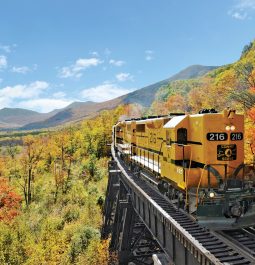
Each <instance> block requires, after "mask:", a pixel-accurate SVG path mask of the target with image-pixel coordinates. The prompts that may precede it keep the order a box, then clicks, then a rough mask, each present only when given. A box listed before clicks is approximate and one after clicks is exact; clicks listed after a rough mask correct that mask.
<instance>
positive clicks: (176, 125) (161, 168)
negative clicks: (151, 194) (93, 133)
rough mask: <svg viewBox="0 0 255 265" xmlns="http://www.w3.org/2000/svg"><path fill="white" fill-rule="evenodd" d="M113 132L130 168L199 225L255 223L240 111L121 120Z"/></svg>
mask: <svg viewBox="0 0 255 265" xmlns="http://www.w3.org/2000/svg"><path fill="white" fill-rule="evenodd" d="M113 138H114V139H113V140H114V147H115V149H116V151H117V153H118V154H119V155H120V157H121V158H122V159H123V160H124V161H125V162H126V163H127V164H128V166H130V167H131V168H132V170H134V171H135V172H136V173H139V175H140V177H143V178H144V179H146V180H147V181H149V182H151V183H152V184H154V185H157V187H158V189H159V190H160V191H161V192H162V193H163V194H164V195H166V196H167V197H168V198H169V199H170V200H171V202H172V203H174V204H176V206H178V207H179V208H182V209H184V210H186V211H187V212H188V213H189V214H191V215H192V216H194V217H195V218H196V219H197V220H198V222H199V223H200V224H201V225H204V226H206V227H209V228H212V229H235V228H238V227H247V226H254V225H255V188H254V179H252V177H250V176H249V175H247V174H246V171H245V165H244V116H243V115H240V114H237V113H236V111H235V110H224V111H223V112H222V113H217V112H216V111H215V110H214V109H211V110H203V111H201V112H200V113H199V114H195V115H189V114H187V115H185V114H170V115H166V116H157V117H148V118H141V119H131V120H125V121H121V122H118V123H117V124H116V125H115V126H114V127H113Z"/></svg>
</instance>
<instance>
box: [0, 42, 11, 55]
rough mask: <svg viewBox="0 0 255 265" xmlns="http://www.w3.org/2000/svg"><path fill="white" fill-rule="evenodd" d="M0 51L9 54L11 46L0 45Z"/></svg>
mask: <svg viewBox="0 0 255 265" xmlns="http://www.w3.org/2000/svg"><path fill="white" fill-rule="evenodd" d="M0 50H2V51H4V52H6V53H10V52H11V46H10V45H2V44H0Z"/></svg>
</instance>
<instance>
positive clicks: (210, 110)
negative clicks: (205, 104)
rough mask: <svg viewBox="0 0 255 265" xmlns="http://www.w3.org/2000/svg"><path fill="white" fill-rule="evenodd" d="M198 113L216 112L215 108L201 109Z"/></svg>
mask: <svg viewBox="0 0 255 265" xmlns="http://www.w3.org/2000/svg"><path fill="white" fill-rule="evenodd" d="M198 113H199V114H206V113H218V111H217V110H215V109H202V110H200V111H199V112H198Z"/></svg>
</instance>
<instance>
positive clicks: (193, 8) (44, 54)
mask: <svg viewBox="0 0 255 265" xmlns="http://www.w3.org/2000/svg"><path fill="white" fill-rule="evenodd" d="M0 12H1V13H0V14H1V15H0V108H3V107H22V108H27V109H32V110H36V111H40V112H48V111H51V110H53V109H55V108H62V107H65V106H66V105H68V104H70V103H71V102H72V101H87V100H92V101H104V100H108V99H111V98H114V97H117V96H119V95H122V94H126V93H128V92H130V91H132V90H135V89H139V88H142V87H144V86H146V85H150V84H152V83H155V82H157V81H161V80H163V79H166V78H168V77H170V76H171V75H173V74H175V73H177V72H178V71H180V70H182V69H184V68H185V67H187V66H189V65H192V64H202V65H223V64H228V63H231V62H234V61H235V60H237V59H238V58H239V57H240V53H241V51H242V49H243V46H244V45H245V44H248V43H249V42H250V41H252V40H253V39H254V38H255V0H224V1H222V0H214V1H212V0H193V1H189V0H157V1H155V0H129V1H120V0H108V1H105V0H93V1H87V0H72V1H71V0H54V1H53V0H36V1H35V0H19V1H18V0H16V1H15V0H8V1H1V2H0Z"/></svg>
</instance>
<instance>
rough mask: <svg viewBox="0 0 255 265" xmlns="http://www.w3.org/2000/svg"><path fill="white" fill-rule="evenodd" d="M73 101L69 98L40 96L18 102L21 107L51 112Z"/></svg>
mask: <svg viewBox="0 0 255 265" xmlns="http://www.w3.org/2000/svg"><path fill="white" fill-rule="evenodd" d="M71 103H72V101H71V100H67V99H52V98H40V99H31V100H26V101H21V102H19V103H18V106H19V107H20V108H27V109H33V110H38V111H41V112H50V111H52V110H54V109H61V108H64V107H66V106H68V105H69V104H71Z"/></svg>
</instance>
